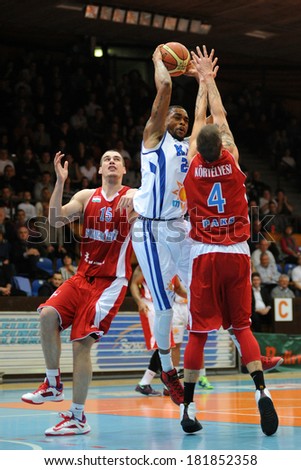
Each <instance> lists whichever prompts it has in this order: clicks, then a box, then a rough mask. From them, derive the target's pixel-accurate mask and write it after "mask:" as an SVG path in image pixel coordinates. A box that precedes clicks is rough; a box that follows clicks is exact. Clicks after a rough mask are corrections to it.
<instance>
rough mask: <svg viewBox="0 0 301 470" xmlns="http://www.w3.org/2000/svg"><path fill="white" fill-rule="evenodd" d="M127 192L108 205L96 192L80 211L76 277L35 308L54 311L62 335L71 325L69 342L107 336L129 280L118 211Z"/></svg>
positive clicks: (125, 231) (126, 242)
mask: <svg viewBox="0 0 301 470" xmlns="http://www.w3.org/2000/svg"><path fill="white" fill-rule="evenodd" d="M128 189H129V188H128V187H126V186H124V187H122V189H121V190H120V191H119V192H118V193H116V194H115V195H114V196H113V197H112V198H110V199H108V198H107V197H106V195H105V193H104V191H103V189H102V188H97V189H96V190H95V192H94V193H93V194H92V196H91V197H90V199H89V201H88V203H87V205H86V207H85V210H84V220H83V230H82V240H81V259H80V262H79V266H78V270H77V273H76V274H75V275H74V276H72V277H71V278H70V279H69V280H67V281H65V282H64V283H63V284H62V286H61V287H59V288H58V289H57V290H56V291H55V292H54V294H53V295H52V296H51V297H50V298H49V299H48V300H47V302H45V303H43V304H41V305H40V306H39V310H41V309H42V308H43V307H45V306H51V307H53V308H55V309H56V311H57V313H58V315H59V318H60V325H61V329H62V330H64V329H66V328H68V327H69V326H70V325H72V328H71V340H72V341H74V340H78V339H82V338H85V337H86V336H89V335H90V334H91V333H95V334H96V337H100V336H102V335H103V334H106V333H107V331H108V330H109V327H110V324H111V322H112V320H113V318H114V317H115V315H116V314H117V312H118V310H119V308H120V305H121V304H122V302H123V299H124V297H125V294H126V291H127V285H128V281H129V278H130V277H131V261H130V260H131V253H132V245H131V241H130V236H129V231H130V225H129V224H128V222H127V219H126V215H125V213H121V212H120V211H119V210H118V211H116V208H117V204H118V202H119V200H120V198H121V196H123V195H124V194H125V193H126V192H127V191H128Z"/></svg>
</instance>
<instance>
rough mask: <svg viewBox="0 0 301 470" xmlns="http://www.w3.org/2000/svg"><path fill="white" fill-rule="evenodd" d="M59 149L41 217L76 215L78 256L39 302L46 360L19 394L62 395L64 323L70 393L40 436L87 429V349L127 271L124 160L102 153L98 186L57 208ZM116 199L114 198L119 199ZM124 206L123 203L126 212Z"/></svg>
mask: <svg viewBox="0 0 301 470" xmlns="http://www.w3.org/2000/svg"><path fill="white" fill-rule="evenodd" d="M63 158H64V154H62V153H61V152H58V153H57V154H56V155H55V158H54V167H55V172H56V177H57V181H56V185H55V188H54V191H53V193H52V196H51V199H50V204H49V206H50V207H49V221H50V224H51V225H53V226H61V225H63V224H66V223H68V222H70V221H71V220H74V218H78V217H79V216H80V215H81V214H83V232H82V242H81V259H80V262H79V266H78V270H77V273H76V274H75V275H74V276H72V278H70V279H69V280H67V281H65V282H64V284H63V285H62V286H61V287H59V288H58V289H57V290H56V291H55V293H54V294H53V295H52V296H51V297H50V298H49V299H48V300H47V301H46V302H45V303H43V304H41V305H40V306H39V309H38V311H39V312H40V331H41V343H42V348H43V353H44V357H45V363H46V378H45V381H44V383H43V384H42V385H41V386H40V387H39V388H38V390H36V391H35V392H33V393H26V394H25V395H23V396H22V400H23V401H25V402H27V403H30V404H35V405H40V404H42V403H44V402H46V401H55V402H59V401H62V400H63V399H64V394H63V385H62V383H61V378H60V369H59V361H60V352H61V340H60V331H63V330H65V329H66V328H68V327H69V326H71V338H70V339H71V341H72V342H73V397H72V404H71V407H70V410H69V411H67V412H64V413H61V418H62V419H61V421H60V422H59V423H58V424H57V425H56V426H53V427H51V428H49V429H47V430H46V431H45V434H46V435H48V436H64V435H74V434H86V433H87V432H89V431H90V426H89V424H88V423H87V420H86V417H85V414H84V404H85V401H86V398H87V394H88V387H89V383H90V381H91V378H92V366H91V358H90V351H91V348H92V346H93V344H94V343H95V342H96V341H99V339H100V338H101V336H102V335H104V334H106V333H107V332H108V330H109V328H110V324H111V322H112V320H113V318H114V317H115V315H116V314H117V312H118V309H119V307H120V305H121V303H122V301H123V299H124V297H125V294H126V290H127V284H128V280H129V278H130V276H131V263H130V257H131V252H132V246H131V242H130V238H129V228H130V227H129V223H128V221H127V215H126V213H125V210H124V209H119V208H118V204H119V206H120V204H121V205H123V206H124V207H127V195H128V194H129V195H130V194H131V191H135V190H130V188H128V187H126V186H122V177H123V175H124V174H125V172H126V170H125V166H124V161H123V158H122V156H121V155H120V153H119V152H116V151H115V150H109V151H107V152H105V153H104V154H103V156H102V157H101V161H100V168H99V173H100V174H101V175H102V187H100V188H97V189H84V190H82V191H79V192H77V193H76V194H75V195H74V196H73V197H72V199H71V200H70V202H69V203H68V204H65V205H64V206H62V195H63V188H64V183H65V181H66V179H67V177H68V163H67V162H65V163H64V164H62V159H63ZM121 200H122V201H121ZM130 210H132V206H131V207H129V211H130Z"/></svg>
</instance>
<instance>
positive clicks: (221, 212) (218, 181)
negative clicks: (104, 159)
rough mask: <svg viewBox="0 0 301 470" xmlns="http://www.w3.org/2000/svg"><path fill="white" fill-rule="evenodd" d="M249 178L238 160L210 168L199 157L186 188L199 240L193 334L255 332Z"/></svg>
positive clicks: (226, 158) (194, 259)
mask: <svg viewBox="0 0 301 470" xmlns="http://www.w3.org/2000/svg"><path fill="white" fill-rule="evenodd" d="M245 179H246V176H245V175H244V173H243V172H242V171H241V170H240V169H239V168H238V167H237V166H236V163H235V160H234V157H233V155H231V153H230V152H228V151H227V150H225V149H224V150H223V151H222V155H221V158H220V159H219V160H217V161H215V162H213V163H208V162H206V161H205V160H204V159H203V158H202V156H201V155H200V154H197V155H196V156H195V157H194V159H193V160H192V162H191V165H190V168H189V170H188V173H187V176H186V179H185V181H184V186H185V190H186V194H187V202H188V211H189V215H190V223H191V231H190V236H191V238H192V239H193V240H194V243H193V247H192V250H191V257H190V273H189V285H190V299H189V307H190V312H191V319H190V330H191V331H198V332H207V331H212V330H216V329H219V328H220V326H223V327H224V328H225V329H226V328H229V327H230V326H233V328H238V329H242V328H246V327H249V326H250V316H251V284H250V273H251V271H250V251H249V247H248V244H247V240H248V238H249V236H250V222H249V217H248V203H247V197H246V188H245Z"/></svg>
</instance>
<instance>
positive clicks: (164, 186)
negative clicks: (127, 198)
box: [134, 131, 188, 220]
mask: <svg viewBox="0 0 301 470" xmlns="http://www.w3.org/2000/svg"><path fill="white" fill-rule="evenodd" d="M187 152H188V139H184V140H177V139H175V138H174V137H172V135H171V134H170V133H169V132H168V131H166V132H165V134H164V135H163V137H162V140H161V141H160V142H159V144H158V145H157V146H156V147H155V148H153V149H147V148H145V147H144V145H143V143H142V150H141V187H140V188H139V190H138V191H137V192H136V194H135V197H134V209H135V211H136V212H137V213H138V214H139V215H140V216H142V217H146V218H148V219H164V220H169V219H175V218H178V217H181V216H183V215H184V214H185V213H186V209H187V204H186V193H185V189H184V185H183V181H184V178H185V176H186V173H187V170H188V161H187Z"/></svg>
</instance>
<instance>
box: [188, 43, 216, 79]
mask: <svg viewBox="0 0 301 470" xmlns="http://www.w3.org/2000/svg"><path fill="white" fill-rule="evenodd" d="M196 52H197V53H195V52H194V51H191V56H192V62H193V64H194V66H195V68H196V70H197V71H198V73H199V74H200V75H201V76H203V77H205V76H206V75H211V76H213V78H215V77H216V74H217V72H218V69H219V66H218V65H217V61H218V58H217V57H214V49H211V52H210V54H209V55H208V52H207V48H206V46H203V51H201V48H200V47H199V46H197V47H196Z"/></svg>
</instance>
